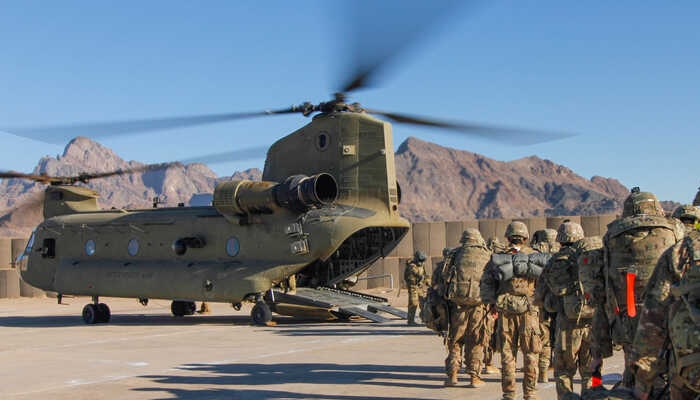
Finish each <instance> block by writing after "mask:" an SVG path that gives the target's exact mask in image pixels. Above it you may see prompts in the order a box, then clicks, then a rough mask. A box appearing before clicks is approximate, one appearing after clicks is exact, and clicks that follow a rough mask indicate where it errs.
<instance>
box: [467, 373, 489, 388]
mask: <svg viewBox="0 0 700 400" xmlns="http://www.w3.org/2000/svg"><path fill="white" fill-rule="evenodd" d="M484 385H486V382H484V381H483V380H481V378H479V377H478V376H476V375H472V383H471V385H469V387H473V388H480V387H483V386H484Z"/></svg>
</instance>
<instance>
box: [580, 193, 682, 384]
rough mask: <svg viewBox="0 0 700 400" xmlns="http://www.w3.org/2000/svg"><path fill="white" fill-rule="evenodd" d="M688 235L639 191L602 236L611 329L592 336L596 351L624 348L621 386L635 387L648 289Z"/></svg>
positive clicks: (655, 201) (652, 197)
mask: <svg viewBox="0 0 700 400" xmlns="http://www.w3.org/2000/svg"><path fill="white" fill-rule="evenodd" d="M684 234H685V232H684V228H683V225H682V224H681V223H680V222H679V221H677V220H675V219H673V218H666V217H665V214H664V211H663V209H662V208H661V204H660V203H659V201H658V199H657V198H656V196H655V195H654V194H653V193H649V192H641V191H640V190H639V188H638V187H635V188H633V189H632V193H631V194H630V195H629V196H628V197H627V199H626V200H625V203H624V206H623V211H622V217H621V218H618V219H616V220H615V221H613V222H611V223H610V224H608V231H607V232H606V233H605V236H604V237H603V246H604V268H603V274H604V278H605V314H606V315H607V322H608V326H609V328H607V329H604V330H602V331H601V332H599V333H598V334H597V335H595V336H594V342H597V343H595V344H594V347H596V348H598V349H599V348H607V347H609V346H608V345H606V344H605V343H603V342H605V341H607V340H612V342H613V343H614V344H616V345H621V346H622V349H623V350H624V352H625V370H624V373H623V378H622V384H623V385H624V386H625V387H627V388H633V387H634V374H633V372H632V369H631V367H632V341H633V340H634V335H635V332H636V330H637V323H638V320H639V317H638V315H637V307H638V306H641V300H642V298H641V296H642V293H643V291H644V287H645V286H646V284H647V282H648V281H649V277H650V276H651V274H652V271H653V270H654V267H655V266H656V263H657V261H658V260H659V258H660V257H661V254H662V253H663V252H664V251H665V250H666V249H668V248H669V247H671V246H673V245H674V244H675V243H676V242H678V241H679V240H681V239H682V238H683V236H684ZM598 312H600V311H598ZM599 320H600V321H604V320H603V319H602V318H600V319H599ZM600 363H601V360H600V358H596V359H594V360H593V362H592V364H591V370H596V369H598V368H599V365H600Z"/></svg>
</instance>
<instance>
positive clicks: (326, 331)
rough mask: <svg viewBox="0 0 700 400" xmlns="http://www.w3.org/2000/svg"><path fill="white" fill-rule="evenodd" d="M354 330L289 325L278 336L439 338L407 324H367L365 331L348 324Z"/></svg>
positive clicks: (281, 329) (279, 329)
mask: <svg viewBox="0 0 700 400" xmlns="http://www.w3.org/2000/svg"><path fill="white" fill-rule="evenodd" d="M346 324H348V325H349V326H350V327H352V329H351V330H350V329H347V328H328V327H327V326H328V325H322V326H319V327H318V328H309V327H302V326H294V325H288V326H279V327H278V329H277V331H276V332H275V333H277V334H278V335H283V336H300V337H303V336H349V335H350V336H360V335H369V336H378V335H379V336H399V335H400V336H414V335H416V336H422V335H427V336H438V334H436V333H435V332H433V331H431V330H429V329H415V328H409V327H406V324H405V323H404V324H402V325H400V326H397V325H388V326H387V325H382V324H373V323H367V324H366V325H367V327H366V328H364V327H363V329H357V328H356V326H357V325H359V323H353V322H350V323H346ZM316 325H317V326H318V324H316Z"/></svg>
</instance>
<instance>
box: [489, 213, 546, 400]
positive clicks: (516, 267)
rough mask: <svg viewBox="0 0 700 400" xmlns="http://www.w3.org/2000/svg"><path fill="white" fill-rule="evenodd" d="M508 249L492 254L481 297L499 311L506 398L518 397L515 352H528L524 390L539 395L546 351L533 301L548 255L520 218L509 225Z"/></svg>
mask: <svg viewBox="0 0 700 400" xmlns="http://www.w3.org/2000/svg"><path fill="white" fill-rule="evenodd" d="M506 238H507V239H508V246H509V248H508V250H507V253H504V254H494V255H492V256H491V260H490V261H489V263H488V265H487V266H486V269H485V270H484V275H483V276H482V278H481V298H482V300H483V302H484V303H485V304H487V305H488V308H489V312H490V313H492V314H496V313H497V314H498V316H499V318H498V321H497V328H496V329H497V330H498V335H499V345H500V349H499V350H500V353H501V388H502V390H503V398H504V399H507V400H512V399H515V389H516V387H515V355H516V353H515V352H516V350H517V349H518V348H519V349H520V350H521V351H522V353H523V356H524V366H523V375H524V376H523V394H524V398H525V400H530V399H536V398H537V389H536V384H537V383H536V381H537V362H538V358H539V353H540V352H541V351H542V341H541V332H540V323H539V309H538V307H536V306H535V305H534V304H533V301H534V294H535V282H536V280H537V278H538V276H539V275H540V273H541V272H542V267H543V266H544V264H545V263H546V261H547V259H548V257H549V256H548V255H546V254H532V253H534V252H535V251H534V250H533V249H532V248H531V247H529V246H528V245H527V240H528V238H529V234H528V231H527V226H526V225H525V224H524V223H522V222H520V221H513V222H511V223H510V224H509V225H508V227H507V228H506Z"/></svg>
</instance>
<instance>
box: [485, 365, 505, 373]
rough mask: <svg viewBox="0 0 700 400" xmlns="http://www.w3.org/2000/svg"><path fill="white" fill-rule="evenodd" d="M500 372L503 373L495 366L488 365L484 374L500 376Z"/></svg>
mask: <svg viewBox="0 0 700 400" xmlns="http://www.w3.org/2000/svg"><path fill="white" fill-rule="evenodd" d="M500 372H501V370H500V369H498V368H496V367H494V366H493V365H487V366H486V367H484V372H483V373H484V374H486V375H491V374H498V373H500Z"/></svg>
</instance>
